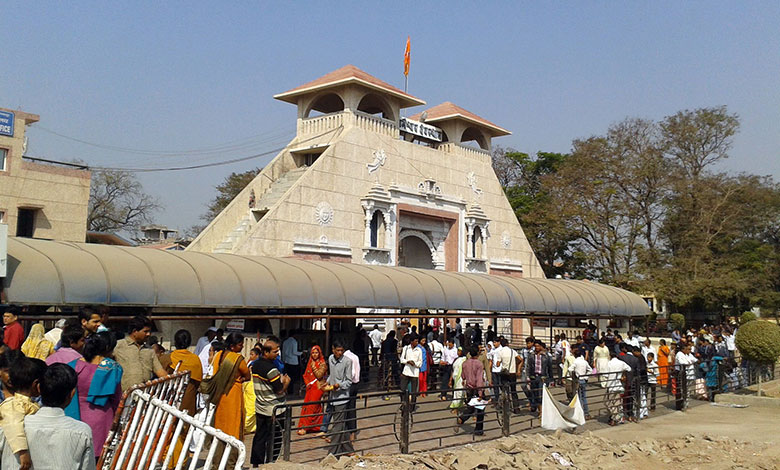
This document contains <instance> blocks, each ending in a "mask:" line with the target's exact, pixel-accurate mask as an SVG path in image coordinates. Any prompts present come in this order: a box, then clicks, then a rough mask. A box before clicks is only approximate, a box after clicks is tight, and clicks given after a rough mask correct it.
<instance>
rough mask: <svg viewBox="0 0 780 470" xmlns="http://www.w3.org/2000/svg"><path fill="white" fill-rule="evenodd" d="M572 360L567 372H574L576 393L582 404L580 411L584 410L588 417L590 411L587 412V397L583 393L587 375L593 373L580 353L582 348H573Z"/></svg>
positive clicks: (588, 417) (587, 417) (586, 383)
mask: <svg viewBox="0 0 780 470" xmlns="http://www.w3.org/2000/svg"><path fill="white" fill-rule="evenodd" d="M574 355H575V358H574V362H573V363H572V364H571V365H570V366H569V374H571V373H572V372H574V375H575V377H576V378H577V384H578V387H577V394H578V395H579V397H580V404H582V411H584V412H585V418H586V419H590V413H588V397H587V396H586V395H585V386H586V385H588V376H589V375H590V374H592V373H593V368H592V367H590V364H588V361H586V360H585V357H584V356H583V355H582V348H577V349H575V350H574Z"/></svg>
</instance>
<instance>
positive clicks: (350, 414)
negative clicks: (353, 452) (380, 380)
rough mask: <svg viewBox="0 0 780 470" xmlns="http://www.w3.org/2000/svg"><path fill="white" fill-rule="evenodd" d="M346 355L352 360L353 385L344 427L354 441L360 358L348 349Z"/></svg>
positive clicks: (350, 387) (350, 388) (350, 389)
mask: <svg viewBox="0 0 780 470" xmlns="http://www.w3.org/2000/svg"><path fill="white" fill-rule="evenodd" d="M344 357H346V358H349V360H350V361H352V385H350V386H349V401H348V402H347V410H346V418H345V419H346V420H347V422H346V423H344V429H345V430H347V431H349V440H350V441H354V440H355V436H356V435H357V393H358V387H360V359H359V358H358V357H357V355H356V354H355V353H353V352H352V351H351V350H349V349H347V350H346V351H344Z"/></svg>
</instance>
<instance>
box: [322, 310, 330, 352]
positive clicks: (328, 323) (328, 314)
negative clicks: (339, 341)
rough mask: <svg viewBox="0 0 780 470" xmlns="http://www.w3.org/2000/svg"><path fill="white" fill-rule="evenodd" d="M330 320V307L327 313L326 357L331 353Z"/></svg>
mask: <svg viewBox="0 0 780 470" xmlns="http://www.w3.org/2000/svg"><path fill="white" fill-rule="evenodd" d="M330 322H331V317H330V309H328V313H327V314H326V315H325V350H324V351H323V354H325V357H328V354H329V353H330V328H331V325H330Z"/></svg>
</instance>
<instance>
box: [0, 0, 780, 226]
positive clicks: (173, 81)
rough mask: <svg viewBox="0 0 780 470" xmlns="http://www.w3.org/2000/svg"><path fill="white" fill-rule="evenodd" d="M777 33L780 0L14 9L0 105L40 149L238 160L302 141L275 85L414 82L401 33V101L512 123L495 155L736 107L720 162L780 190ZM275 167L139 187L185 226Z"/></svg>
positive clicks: (63, 156) (177, 177) (116, 160)
mask: <svg viewBox="0 0 780 470" xmlns="http://www.w3.org/2000/svg"><path fill="white" fill-rule="evenodd" d="M778 25H780V2H777V1H767V2H718V1H708V2H700V1H693V2H644V3H640V2H604V1H600V2H595V1H592V2H492V3H491V2H382V3H379V2H316V3H315V2H312V3H309V2H296V3H293V2H273V3H271V2H254V3H251V2H241V3H240V4H239V5H228V4H227V3H226V2H164V3H163V2H155V3H152V2H125V3H123V4H117V3H115V2H56V3H55V2H4V5H3V13H2V15H0V31H1V32H2V33H1V34H0V41H2V46H0V106H2V107H7V108H12V109H17V108H20V109H22V110H24V111H28V112H32V113H36V114H39V115H40V116H41V121H40V123H39V124H35V125H33V126H32V127H31V128H30V130H29V132H28V135H29V137H30V144H29V148H28V155H32V156H39V157H44V158H51V159H58V160H71V159H80V160H84V161H86V162H88V163H89V164H92V165H95V166H101V165H102V166H122V167H137V166H144V167H167V166H177V165H182V164H188V163H193V162H194V163H202V162H211V161H220V160H229V159H232V158H236V157H242V156H245V155H252V154H256V153H260V152H263V151H267V150H271V149H274V148H277V147H281V146H283V145H284V144H285V143H286V142H287V141H288V140H289V139H290V138H291V137H292V133H293V132H294V129H295V117H296V111H295V108H294V107H293V106H292V105H289V104H287V103H283V102H279V101H276V100H274V99H273V98H272V95H273V94H275V93H279V92H281V91H285V90H288V89H290V88H293V87H295V86H297V85H299V84H302V83H304V82H306V81H309V80H312V79H314V78H316V77H319V76H321V75H323V74H325V73H327V72H330V71H332V70H334V69H336V68H339V67H341V66H343V65H346V64H350V63H351V64H354V65H356V66H358V67H360V68H362V69H363V70H365V71H367V72H369V73H371V74H373V75H375V76H377V77H379V78H381V79H383V80H385V81H387V82H390V83H392V84H394V85H396V86H399V87H403V74H402V60H403V48H404V45H405V41H406V37H407V35H410V36H411V38H412V63H411V72H410V77H409V92H410V93H411V94H414V95H415V96H418V97H420V98H422V99H424V100H426V101H427V102H428V104H429V105H431V106H432V105H436V104H438V103H441V102H443V101H453V102H454V103H456V104H458V105H460V106H462V107H464V108H466V109H468V110H471V111H473V112H475V113H477V114H479V115H481V116H483V117H485V118H487V119H489V120H491V121H493V122H495V123H496V124H498V125H500V126H502V127H504V128H507V129H509V130H510V131H512V133H513V134H512V135H511V136H509V137H503V138H500V139H497V140H496V143H497V144H499V145H502V146H505V147H513V148H515V149H518V150H521V151H525V152H536V151H538V150H544V151H556V152H566V151H568V150H569V149H570V147H571V141H572V139H575V138H582V137H587V136H590V135H593V134H600V133H604V132H605V131H606V129H607V127H608V126H609V125H610V124H612V123H614V122H617V121H620V120H622V119H623V118H625V117H642V118H648V119H661V118H663V117H664V116H667V115H669V114H673V113H675V112H677V111H678V110H681V109H693V108H697V107H707V106H718V105H727V106H728V108H729V110H730V111H731V112H735V113H737V114H739V116H740V118H741V121H742V128H741V131H740V133H739V135H738V136H737V137H736V139H735V142H734V148H733V151H732V152H731V155H732V156H731V159H729V160H727V161H725V162H724V163H723V164H721V165H720V168H719V169H721V170H724V171H732V172H737V171H745V172H750V173H756V174H762V175H765V174H766V175H773V176H774V177H775V179H776V180H777V179H780V158H778V157H780V28H779V27H778ZM48 131H55V132H57V133H60V134H63V135H66V136H69V137H72V138H76V139H80V140H83V141H88V142H93V143H98V144H103V145H107V146H115V147H124V148H132V149H146V150H150V151H152V152H149V154H145V155H140V154H137V153H123V152H118V151H109V150H107V149H103V148H98V147H93V146H89V145H85V144H83V143H78V142H74V141H71V140H67V139H64V138H62V137H59V136H56V135H54V134H52V133H50V132H48ZM231 142H233V143H236V145H235V147H234V148H232V149H228V150H226V151H223V152H221V153H218V154H210V155H206V154H203V153H196V154H194V155H192V154H190V155H187V156H181V155H179V156H174V155H170V154H168V155H165V154H162V152H181V151H185V150H193V149H194V150H199V149H204V148H207V147H215V146H222V147H224V144H226V143H231ZM239 144H240V145H239ZM269 159H270V157H265V158H259V159H256V160H253V161H249V162H243V163H238V164H232V165H226V166H221V167H216V168H209V169H203V170H194V171H186V172H164V173H154V174H141V175H139V178H140V179H141V181H142V183H143V184H144V187H145V188H146V190H147V191H148V192H149V193H151V194H154V195H155V196H157V197H159V198H160V200H161V202H162V203H163V205H164V207H165V209H164V210H163V211H161V212H160V213H159V214H158V216H157V220H156V222H158V223H163V224H167V225H169V226H171V227H177V228H180V229H184V228H187V227H189V226H191V225H193V224H195V223H198V222H199V220H198V217H199V215H200V214H202V213H203V212H204V211H205V205H206V203H207V202H208V201H209V200H210V199H211V197H213V195H214V189H213V188H214V186H215V185H217V184H219V183H220V182H221V181H222V180H223V179H224V178H225V176H227V175H228V174H229V173H230V172H232V171H244V170H246V169H249V168H252V167H254V166H262V165H263V164H265V163H267V161H268V160H269Z"/></svg>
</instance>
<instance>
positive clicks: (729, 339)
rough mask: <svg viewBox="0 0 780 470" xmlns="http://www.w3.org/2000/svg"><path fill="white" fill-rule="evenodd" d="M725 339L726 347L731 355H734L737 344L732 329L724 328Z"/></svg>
mask: <svg viewBox="0 0 780 470" xmlns="http://www.w3.org/2000/svg"><path fill="white" fill-rule="evenodd" d="M723 341H725V342H726V349H728V351H729V357H734V352H735V351H736V350H737V344H736V342H735V341H734V335H733V334H732V333H731V331H730V330H728V329H726V330H723Z"/></svg>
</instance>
